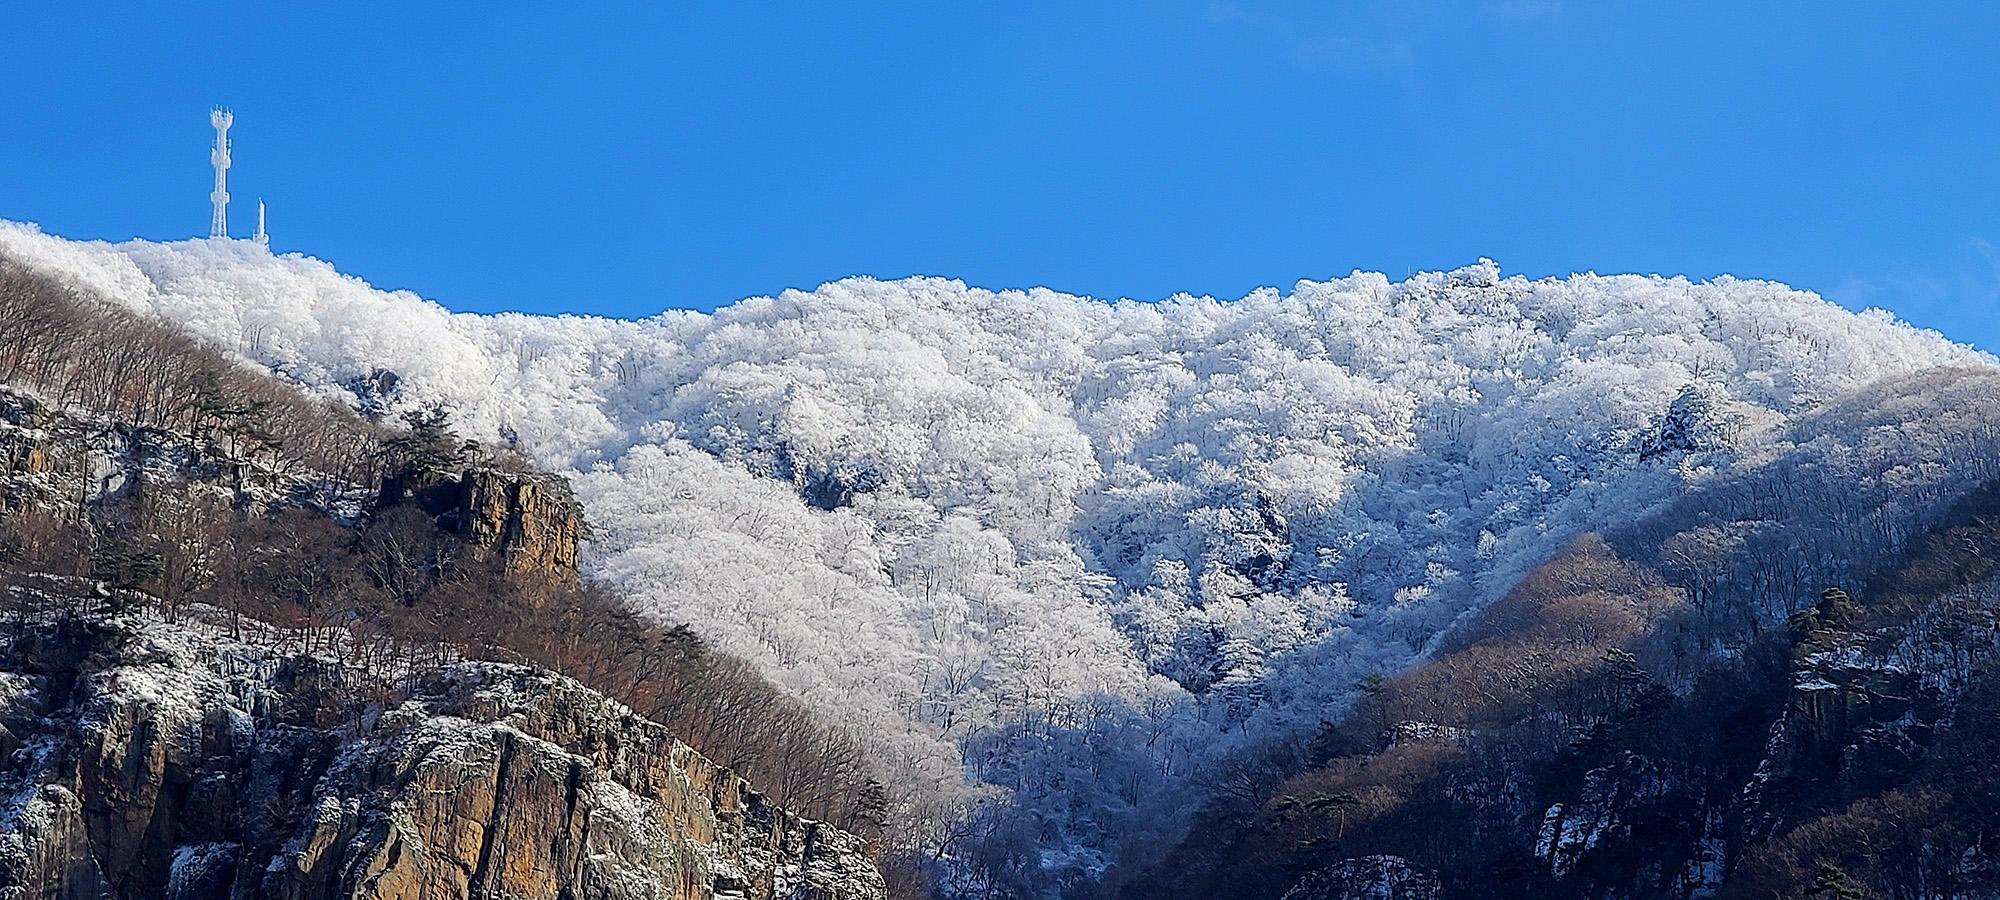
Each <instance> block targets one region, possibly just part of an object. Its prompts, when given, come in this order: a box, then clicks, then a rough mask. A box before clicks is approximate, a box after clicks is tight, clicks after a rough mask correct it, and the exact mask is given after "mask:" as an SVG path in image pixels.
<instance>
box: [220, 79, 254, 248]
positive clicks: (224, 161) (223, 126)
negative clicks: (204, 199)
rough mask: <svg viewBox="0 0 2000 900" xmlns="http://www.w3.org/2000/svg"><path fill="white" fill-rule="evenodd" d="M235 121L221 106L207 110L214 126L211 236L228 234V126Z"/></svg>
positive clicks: (226, 235)
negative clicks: (213, 210)
mask: <svg viewBox="0 0 2000 900" xmlns="http://www.w3.org/2000/svg"><path fill="white" fill-rule="evenodd" d="M235 121H236V117H235V116H233V115H230V113H229V110H226V109H223V108H221V107H216V108H215V109H212V110H209V112H208V123H209V124H210V125H214V126H215V152H213V153H211V154H209V157H208V159H209V162H212V163H214V164H215V191H214V192H213V193H211V194H209V195H208V199H209V202H211V203H213V204H215V217H214V218H212V219H210V220H209V222H208V236H209V237H212V238H219V237H228V236H229V126H230V125H231V124H232V123H234V122H235ZM258 230H259V231H262V228H261V227H260V228H259V229H258Z"/></svg>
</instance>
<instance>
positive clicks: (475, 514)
mask: <svg viewBox="0 0 2000 900" xmlns="http://www.w3.org/2000/svg"><path fill="white" fill-rule="evenodd" d="M376 502H377V505H378V507H389V506H394V505H398V504H402V505H408V506H413V507H416V508H418V509H421V510H423V511H424V512H425V513H427V514H429V515H430V516H432V517H433V518H435V519H436V520H437V522H438V524H439V525H440V526H442V527H444V528H445V529H447V530H449V531H451V532H452V533H454V534H457V535H459V536H460V537H463V538H464V539H465V541H466V543H468V544H471V545H472V546H473V547H475V548H477V549H479V550H481V551H483V552H489V553H494V554H498V555H499V556H500V558H501V559H503V560H504V561H505V564H506V567H507V570H508V571H509V572H513V573H525V572H541V573H546V574H550V575H555V576H558V577H571V578H573V577H575V575H576V562H577V548H578V545H579V544H580V543H581V542H582V540H583V538H584V534H585V526H584V520H583V507H582V505H581V504H579V503H577V502H576V499H575V497H573V496H572V495H571V494H570V489H569V482H568V481H567V480H565V479H564V478H562V477H561V476H559V475H551V474H547V473H542V472H509V471H502V470H500V469H494V468H486V467H477V466H475V467H473V468H470V469H467V470H465V471H464V472H463V473H462V474H453V473H451V472H436V471H425V472H405V473H399V474H396V475H392V476H390V477H389V478H386V479H384V480H383V483H382V490H381V492H380V494H379V495H378V498H377V501H376Z"/></svg>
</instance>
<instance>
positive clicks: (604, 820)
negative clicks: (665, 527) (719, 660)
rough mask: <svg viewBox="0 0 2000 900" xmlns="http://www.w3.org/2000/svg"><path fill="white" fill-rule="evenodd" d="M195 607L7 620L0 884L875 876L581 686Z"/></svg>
mask: <svg viewBox="0 0 2000 900" xmlns="http://www.w3.org/2000/svg"><path fill="white" fill-rule="evenodd" d="M17 589H32V588H17ZM201 619H202V617H201V616H200V615H196V616H194V617H193V618H192V619H190V620H187V621H183V622H181V623H178V624H173V625H169V624H166V623H162V622H159V621H156V620H143V619H140V618H135V617H125V618H105V617H99V618H74V619H68V620H66V621H62V622H60V623H57V622H39V623H35V622H30V623H18V622H15V623H9V624H8V626H7V627H6V629H4V632H0V663H4V665H0V729H4V730H0V797H4V798H5V799H4V801H0V897H5V898H29V897H36V898H40V897H48V898H58V897H60V898H85V897H118V898H141V897H167V898H174V900H194V898H224V897H227V898H250V897H274V898H308V897H310V898H316V900H321V898H364V897H368V898H389V897H403V898H452V897H473V896H480V897H568V898H607V900H609V898H639V897H645V898H688V900H695V898H744V900H750V898H772V900H776V898H792V900H847V898H854V900H866V898H877V897H881V896H882V895H883V890H884V889H883V881H882V877H881V875H880V874H879V873H878V872H877V871H876V869H875V868H874V866H873V864H872V863H871V861H870V860H869V857H868V855H867V854H866V853H865V852H864V850H863V847H862V842H861V841H860V840H859V839H858V838H856V837H855V836H853V835H850V834H847V833H845V832H843V831H840V830H838V829H836V828H833V827H831V826H829V825H826V824H823V823H819V822H814V821H810V820H806V819H802V818H800V817H798V816H795V815H793V814H791V813H789V812H787V811H785V810H783V809H780V808H777V807H776V806H774V805H773V804H771V803H769V802H767V801H766V800H765V798H764V797H763V796H762V795H761V794H759V793H758V792H757V791H755V790H753V789H751V787H750V786H749V785H748V784H747V783H745V782H744V781H743V780H742V779H740V778H738V777H736V776H735V775H734V774H733V773H731V772H730V771H729V770H727V769H724V768H721V767H719V766H717V765H715V764H713V763H711V762H709V761H708V760H707V759H705V758H703V757H702V756H701V755H699V754H697V753H695V752H694V751H693V750H691V749H689V748H688V747H687V746H686V745H684V744H681V743H680V742H678V741H676V740H675V739H674V738H673V737H672V736H670V735H668V734H667V733H666V732H665V730H664V729H662V728H661V727H660V726H658V725H656V724H653V723H651V722H648V721H646V720H645V719H643V718H640V717H639V716H637V715H635V714H633V713H632V712H631V711H630V710H629V709H627V708H625V707H624V706H622V705H620V704H618V703H615V702H612V701H610V700H607V699H605V698H604V697H602V696H600V695H598V694H595V693H593V692H591V691H590V690H588V689H586V688H584V687H583V686H582V685H580V684H578V683H576V682H574V681H571V680H569V679H566V678H563V677H560V676H557V675H553V674H550V673H547V672H544V671H540V670H536V669H531V668H525V667H519V666H509V665H500V664H493V663H459V664H453V665H446V666H441V667H436V668H427V669H418V670H413V671H405V672H402V673H400V674H399V676H398V677H396V678H393V679H382V678H375V677H370V676H365V675H362V674H360V673H359V672H357V671H356V670H353V669H350V668H345V667H343V666H341V665H338V664H335V663H333V662H329V661H328V660H326V659H322V658H316V657H310V656H302V655H296V654H288V653H285V652H280V651H279V650H276V649H274V648H273V645H272V644H271V642H269V641H255V640H234V639H231V638H229V637H227V636H225V629H223V627H222V626H221V624H220V620H219V618H217V619H216V621H215V622H213V623H210V624H203V622H202V621H201Z"/></svg>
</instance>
